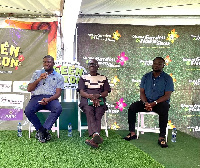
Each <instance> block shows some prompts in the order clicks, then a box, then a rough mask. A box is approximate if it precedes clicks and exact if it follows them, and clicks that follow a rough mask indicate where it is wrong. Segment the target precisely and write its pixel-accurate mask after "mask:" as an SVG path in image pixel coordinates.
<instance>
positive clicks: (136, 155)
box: [0, 130, 164, 168]
mask: <svg viewBox="0 0 200 168" xmlns="http://www.w3.org/2000/svg"><path fill="white" fill-rule="evenodd" d="M34 135H35V133H32V138H30V139H29V138H28V131H26V130H25V131H23V137H17V131H0V168H54V167H55V168H88V167H91V168H93V167H96V168H161V167H164V166H163V165H162V164H160V163H159V162H157V161H156V160H154V159H153V158H152V157H151V156H150V155H149V154H146V153H145V152H143V151H142V150H140V149H139V148H137V147H136V146H134V145H132V144H131V143H130V142H127V141H125V140H123V139H122V138H121V136H120V135H118V134H116V133H115V131H112V130H109V137H108V138H107V137H105V133H104V132H102V136H103V138H104V142H103V144H101V146H100V147H99V148H98V149H93V148H91V147H89V146H88V145H86V144H85V140H86V139H87V138H88V134H87V132H85V134H84V135H83V136H82V137H79V132H78V131H76V130H73V137H68V136H67V131H65V130H61V132H60V138H59V139H58V138H57V137H56V134H55V133H53V136H52V140H51V141H50V142H47V143H39V142H38V141H37V140H36V139H35V138H34Z"/></svg>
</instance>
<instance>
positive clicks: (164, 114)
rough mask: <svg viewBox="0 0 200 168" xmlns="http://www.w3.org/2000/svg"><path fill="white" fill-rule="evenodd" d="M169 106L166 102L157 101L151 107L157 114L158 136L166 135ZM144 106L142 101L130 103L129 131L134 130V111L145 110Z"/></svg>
mask: <svg viewBox="0 0 200 168" xmlns="http://www.w3.org/2000/svg"><path fill="white" fill-rule="evenodd" d="M169 107H170V105H169V103H167V102H162V103H158V104H157V105H156V106H154V107H153V110H152V111H154V112H156V113H157V114H158V115H159V127H160V134H159V137H165V135H166V127H167V123H168V111H169ZM144 108H145V105H144V104H143V102H142V101H136V102H134V103H132V104H131V105H130V107H129V109H128V123H129V131H130V132H135V122H136V113H138V112H147V111H146V110H145V109H144Z"/></svg>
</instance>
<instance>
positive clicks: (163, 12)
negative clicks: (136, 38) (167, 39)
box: [78, 0, 200, 25]
mask: <svg viewBox="0 0 200 168" xmlns="http://www.w3.org/2000/svg"><path fill="white" fill-rule="evenodd" d="M78 23H101V24H133V25H195V24H200V0H164V1H163V0H82V4H81V7H80V13H79V19H78Z"/></svg>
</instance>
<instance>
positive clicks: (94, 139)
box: [93, 134, 103, 144]
mask: <svg viewBox="0 0 200 168" xmlns="http://www.w3.org/2000/svg"><path fill="white" fill-rule="evenodd" d="M93 141H94V142H95V143H96V144H101V143H103V138H101V137H100V135H99V134H94V135H93Z"/></svg>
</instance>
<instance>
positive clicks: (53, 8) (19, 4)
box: [0, 0, 64, 17]
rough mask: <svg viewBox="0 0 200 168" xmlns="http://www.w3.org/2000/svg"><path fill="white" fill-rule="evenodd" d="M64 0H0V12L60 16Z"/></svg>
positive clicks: (10, 14)
mask: <svg viewBox="0 0 200 168" xmlns="http://www.w3.org/2000/svg"><path fill="white" fill-rule="evenodd" d="M63 6H64V0H0V14H1V17H3V16H4V15H5V16H6V17H7V16H11V17H12V16H14V17H53V16H62V13H63Z"/></svg>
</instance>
